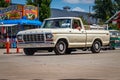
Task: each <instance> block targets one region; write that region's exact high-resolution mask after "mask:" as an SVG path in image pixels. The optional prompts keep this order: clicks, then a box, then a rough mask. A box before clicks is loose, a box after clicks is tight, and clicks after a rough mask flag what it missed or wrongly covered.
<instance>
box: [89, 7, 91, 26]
mask: <svg viewBox="0 0 120 80" xmlns="http://www.w3.org/2000/svg"><path fill="white" fill-rule="evenodd" d="M90 9H91V6H89V25H90V24H91V20H90V15H91V11H90Z"/></svg>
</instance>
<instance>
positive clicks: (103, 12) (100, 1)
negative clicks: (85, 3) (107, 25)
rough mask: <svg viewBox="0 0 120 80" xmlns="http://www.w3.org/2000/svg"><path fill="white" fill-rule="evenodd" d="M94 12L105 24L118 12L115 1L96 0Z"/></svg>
mask: <svg viewBox="0 0 120 80" xmlns="http://www.w3.org/2000/svg"><path fill="white" fill-rule="evenodd" d="M93 10H94V11H95V13H96V14H95V17H96V18H99V19H101V20H102V21H103V22H105V21H106V20H107V19H109V18H110V17H111V16H112V15H114V13H115V12H116V11H115V9H114V1H113V0H95V5H94V6H93Z"/></svg>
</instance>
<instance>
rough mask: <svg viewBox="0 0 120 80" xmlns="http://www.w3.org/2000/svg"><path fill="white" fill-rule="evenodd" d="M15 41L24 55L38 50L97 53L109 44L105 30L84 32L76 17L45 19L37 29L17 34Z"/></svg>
mask: <svg viewBox="0 0 120 80" xmlns="http://www.w3.org/2000/svg"><path fill="white" fill-rule="evenodd" d="M77 27H79V28H77ZM17 40H18V44H17V47H19V48H23V50H24V53H25V54H26V55H34V53H35V52H37V51H38V50H48V51H49V52H52V51H54V52H55V54H57V55H62V54H70V53H71V52H72V51H75V50H77V49H83V50H86V49H88V48H89V50H91V51H92V53H99V52H100V50H101V47H102V46H106V45H108V44H109V41H110V34H109V31H106V30H85V28H84V26H83V23H82V20H81V19H80V18H77V17H57V18H48V19H45V20H44V22H43V25H42V27H41V28H39V29H30V30H25V31H20V32H18V34H17Z"/></svg>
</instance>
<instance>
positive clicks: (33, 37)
mask: <svg viewBox="0 0 120 80" xmlns="http://www.w3.org/2000/svg"><path fill="white" fill-rule="evenodd" d="M23 40H24V41H25V42H44V35H43V34H26V35H23Z"/></svg>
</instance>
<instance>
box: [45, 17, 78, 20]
mask: <svg viewBox="0 0 120 80" xmlns="http://www.w3.org/2000/svg"><path fill="white" fill-rule="evenodd" d="M50 19H80V18H79V17H55V18H47V19H45V20H50Z"/></svg>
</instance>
